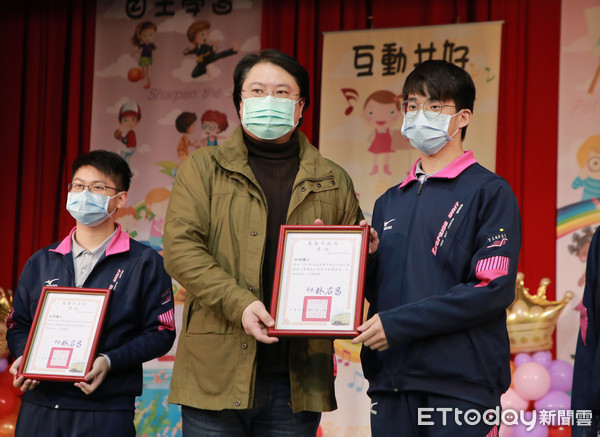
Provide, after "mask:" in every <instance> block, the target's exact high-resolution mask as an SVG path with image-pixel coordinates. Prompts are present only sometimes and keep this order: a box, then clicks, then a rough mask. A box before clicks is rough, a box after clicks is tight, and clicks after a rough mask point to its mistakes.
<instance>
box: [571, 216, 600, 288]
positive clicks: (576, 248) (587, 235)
mask: <svg viewBox="0 0 600 437" xmlns="http://www.w3.org/2000/svg"><path fill="white" fill-rule="evenodd" d="M595 231H596V228H595V227H594V228H592V227H591V226H586V227H585V228H583V229H582V230H581V234H579V233H577V232H574V233H573V244H570V245H569V253H570V254H571V255H575V256H576V257H577V258H579V261H581V262H582V263H583V269H584V270H583V274H582V275H581V276H580V278H579V280H578V281H577V285H578V286H580V287H583V285H584V284H585V265H586V262H587V255H588V251H589V249H590V243H591V241H592V237H593V236H594V232H595Z"/></svg>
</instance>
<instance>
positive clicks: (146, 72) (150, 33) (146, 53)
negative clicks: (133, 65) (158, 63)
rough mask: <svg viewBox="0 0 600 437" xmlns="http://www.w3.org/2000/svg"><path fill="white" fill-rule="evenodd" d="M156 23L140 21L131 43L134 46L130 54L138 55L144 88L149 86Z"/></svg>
mask: <svg viewBox="0 0 600 437" xmlns="http://www.w3.org/2000/svg"><path fill="white" fill-rule="evenodd" d="M156 30H157V29H156V24H154V23H153V22H152V21H142V22H141V23H139V24H138V25H137V26H136V28H135V32H134V34H133V36H132V37H131V43H132V44H133V45H134V46H135V47H136V49H135V50H134V51H133V53H132V54H131V56H136V55H137V56H139V61H138V65H139V66H140V68H141V70H142V77H145V78H146V85H144V88H145V89H148V88H150V76H151V72H152V52H156V54H157V55H158V51H157V50H156V45H154V43H153V41H154V37H155V36H156Z"/></svg>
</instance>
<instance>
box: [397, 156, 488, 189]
mask: <svg viewBox="0 0 600 437" xmlns="http://www.w3.org/2000/svg"><path fill="white" fill-rule="evenodd" d="M419 161H420V159H418V160H416V161H415V163H414V164H413V166H412V168H411V169H410V173H409V174H408V177H407V178H406V179H404V181H403V182H402V183H401V184H400V186H399V187H398V188H402V187H404V186H405V185H407V184H408V183H410V182H412V181H416V180H418V179H417V177H416V175H415V170H416V168H417V163H418V162H419ZM476 163H477V160H476V159H475V157H474V156H473V151H472V150H467V151H466V152H465V153H463V154H462V155H461V156H459V157H458V158H456V159H455V160H454V161H452V162H451V163H450V164H448V165H447V166H446V167H444V168H443V169H441V170H440V171H438V172H437V173H435V174H433V175H431V176H429V177H428V179H431V178H444V179H454V178H455V177H457V176H458V175H459V174H461V173H462V172H463V171H464V170H465V169H466V168H467V167H470V166H471V165H473V164H476Z"/></svg>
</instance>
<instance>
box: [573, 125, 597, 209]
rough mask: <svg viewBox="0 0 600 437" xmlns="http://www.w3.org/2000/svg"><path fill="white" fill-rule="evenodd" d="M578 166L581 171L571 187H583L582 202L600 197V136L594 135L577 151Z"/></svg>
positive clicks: (575, 188)
mask: <svg viewBox="0 0 600 437" xmlns="http://www.w3.org/2000/svg"><path fill="white" fill-rule="evenodd" d="M577 164H579V168H580V169H581V170H580V172H579V176H577V177H576V178H575V180H574V181H573V183H572V184H571V187H572V188H573V189H574V190H577V189H578V188H581V187H583V193H582V195H581V200H589V199H594V198H597V197H600V135H593V136H591V137H589V138H588V139H587V140H585V141H584V142H583V144H582V145H581V146H580V147H579V150H577Z"/></svg>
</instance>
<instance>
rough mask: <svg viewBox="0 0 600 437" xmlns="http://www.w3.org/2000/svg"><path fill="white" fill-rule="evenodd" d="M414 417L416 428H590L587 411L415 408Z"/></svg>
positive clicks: (589, 415)
mask: <svg viewBox="0 0 600 437" xmlns="http://www.w3.org/2000/svg"><path fill="white" fill-rule="evenodd" d="M417 413H418V416H417V424H418V425H419V426H433V425H440V424H441V425H442V426H445V425H446V424H447V423H448V422H449V421H454V423H455V424H456V425H458V426H463V425H467V426H473V425H478V424H480V423H481V422H483V423H485V424H486V425H491V426H493V425H500V424H502V425H518V424H522V425H524V426H525V427H526V429H527V431H531V430H532V429H533V427H534V426H535V425H536V424H541V425H552V426H558V425H573V424H574V423H577V426H591V425H592V411H591V410H575V411H573V410H532V411H517V410H513V409H510V408H508V409H505V410H501V409H500V407H496V408H490V409H487V410H484V411H483V412H482V411H480V410H476V409H469V410H461V409H460V408H451V407H445V408H444V407H438V408H419V409H418V410H417ZM436 420H437V422H436Z"/></svg>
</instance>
